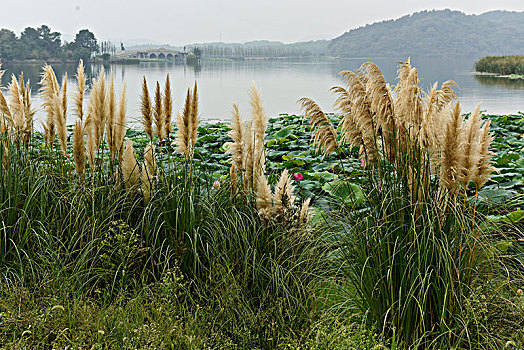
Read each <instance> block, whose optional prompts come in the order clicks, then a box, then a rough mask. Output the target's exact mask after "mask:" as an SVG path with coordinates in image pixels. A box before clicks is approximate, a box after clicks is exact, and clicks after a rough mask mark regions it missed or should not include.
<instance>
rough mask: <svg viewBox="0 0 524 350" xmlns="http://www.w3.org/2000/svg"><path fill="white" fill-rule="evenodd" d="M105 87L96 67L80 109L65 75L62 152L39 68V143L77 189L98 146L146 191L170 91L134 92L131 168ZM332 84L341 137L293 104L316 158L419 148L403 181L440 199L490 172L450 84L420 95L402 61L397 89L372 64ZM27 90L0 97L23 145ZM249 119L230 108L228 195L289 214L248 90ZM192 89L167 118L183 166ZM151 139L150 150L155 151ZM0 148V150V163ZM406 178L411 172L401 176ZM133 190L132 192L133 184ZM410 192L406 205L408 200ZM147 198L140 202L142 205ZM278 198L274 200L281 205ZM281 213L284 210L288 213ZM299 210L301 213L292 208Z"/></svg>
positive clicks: (12, 87) (126, 179)
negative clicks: (136, 139) (434, 189)
mask: <svg viewBox="0 0 524 350" xmlns="http://www.w3.org/2000/svg"><path fill="white" fill-rule="evenodd" d="M109 76H110V80H109V81H108V82H107V81H106V74H105V72H104V69H103V68H102V70H101V72H100V74H99V75H98V77H97V78H95V79H93V81H92V84H91V86H90V96H89V100H88V101H87V105H86V106H84V96H85V94H86V89H87V88H88V87H87V86H86V77H85V72H84V65H83V62H82V61H80V64H79V65H78V69H77V72H76V75H75V80H76V86H74V89H75V90H74V95H73V108H72V114H73V115H74V116H75V117H76V119H77V120H76V122H75V125H74V132H73V137H72V143H73V147H72V150H73V154H72V155H69V154H67V149H68V148H67V144H68V133H67V128H66V120H67V116H68V112H69V111H68V101H67V88H68V78H67V75H66V76H65V78H64V80H63V83H62V86H60V85H59V83H58V80H57V78H56V76H55V73H54V71H53V69H52V67H51V66H49V65H46V66H45V67H43V72H42V75H41V80H40V85H41V89H40V95H41V97H42V99H43V108H44V111H45V113H46V120H45V122H44V123H43V127H44V139H45V142H46V145H47V147H48V148H50V149H51V148H53V147H54V146H53V145H54V140H55V138H56V137H58V141H59V145H60V150H61V152H62V154H63V155H64V157H66V158H68V159H69V158H70V159H71V161H72V162H73V163H74V164H75V168H76V173H77V175H78V178H79V180H80V181H84V179H85V176H86V169H88V167H87V164H89V169H90V170H91V171H95V169H96V167H97V159H98V157H97V154H98V152H99V151H100V147H101V146H102V145H107V148H108V149H109V153H110V156H111V159H112V160H113V161H116V160H118V161H119V162H118V164H119V169H118V171H117V178H119V179H120V180H122V181H123V183H124V184H125V186H126V188H128V189H134V188H138V187H140V186H142V188H143V190H144V191H145V192H146V193H149V192H150V190H149V189H150V188H151V184H152V181H154V179H155V178H156V174H155V173H151V172H152V171H153V172H156V166H153V164H152V163H151V159H154V158H155V152H157V151H162V145H163V142H164V140H166V139H167V138H168V137H169V136H170V134H171V133H172V132H173V129H174V128H173V125H172V114H173V101H172V94H171V84H170V80H169V75H167V77H166V80H165V83H164V88H163V91H162V89H161V84H160V82H156V84H155V85H153V86H154V88H155V89H154V93H153V94H152V95H150V92H149V87H148V84H147V81H146V78H145V77H144V79H143V83H142V94H141V101H140V105H141V119H142V124H143V127H144V131H145V133H146V135H147V137H148V138H149V140H150V147H149V148H148V157H149V161H148V162H149V163H150V164H146V163H144V162H145V161H147V160H144V162H142V163H139V162H138V161H137V160H136V157H135V156H134V150H133V148H132V146H133V145H132V142H131V141H127V142H125V135H126V112H127V111H126V94H125V85H124V88H123V89H122V91H121V93H120V96H119V97H117V93H116V91H115V89H114V83H113V74H112V73H111V74H109ZM341 76H342V78H343V79H344V80H345V82H346V87H342V86H336V87H333V88H332V89H331V90H332V92H333V93H334V94H336V95H337V99H336V101H335V104H334V107H335V108H336V110H337V112H339V113H340V114H341V115H342V120H341V136H340V138H338V136H337V132H336V130H335V129H334V128H333V126H332V125H331V123H330V121H329V119H328V118H327V117H326V115H325V114H324V112H322V110H321V109H320V108H319V106H318V105H317V104H316V103H315V102H314V101H312V100H310V99H308V98H303V99H301V100H300V101H299V103H300V105H301V107H302V109H303V111H304V113H305V115H306V116H307V117H308V118H309V121H310V124H311V126H312V128H313V129H314V132H315V133H314V138H313V142H314V143H315V144H316V145H317V148H320V149H322V152H323V154H330V153H332V152H336V151H338V149H339V147H340V143H342V144H344V143H347V144H349V145H350V146H359V147H360V149H361V152H360V153H361V155H360V156H361V157H362V159H363V162H364V163H365V164H368V165H369V166H373V164H375V163H376V162H378V161H381V159H387V160H388V161H389V162H391V163H395V162H396V161H397V160H398V159H400V158H402V157H406V156H408V154H407V152H408V151H409V150H412V148H409V149H408V148H406V145H407V143H406V142H405V141H407V142H409V143H410V144H412V145H417V146H419V148H420V150H422V153H421V154H418V155H415V154H411V155H409V156H410V157H415V158H416V159H418V160H420V161H427V162H428V164H429V167H428V168H427V169H425V170H422V173H419V174H416V173H412V174H411V175H410V176H412V177H416V176H418V177H423V178H427V181H426V182H427V183H429V178H430V177H431V176H437V177H438V178H439V184H440V187H441V189H442V192H443V193H444V192H445V194H446V196H447V195H449V194H453V193H456V191H457V189H458V188H459V187H462V188H467V187H468V186H469V184H470V183H471V182H473V183H474V184H475V186H476V188H477V190H478V189H479V188H480V187H482V186H483V185H484V184H485V182H486V181H487V179H488V177H489V175H490V173H491V172H492V171H493V167H492V166H491V165H490V159H491V157H492V153H491V152H490V150H489V146H490V142H491V140H492V135H491V133H490V130H489V127H490V125H489V121H486V122H482V121H481V119H480V112H479V107H477V108H476V109H475V111H474V112H473V113H472V114H471V115H470V116H469V117H468V118H467V120H464V117H463V116H462V114H461V111H460V105H459V103H458V101H456V93H455V91H454V90H453V87H454V85H455V82H453V81H447V82H444V83H443V84H442V85H441V86H440V87H438V86H437V85H436V84H435V85H433V86H432V88H431V90H430V91H429V92H427V93H424V92H423V91H422V89H421V88H420V86H419V78H418V71H417V69H416V68H413V67H412V66H411V64H410V61H409V59H408V60H407V61H405V62H400V68H399V70H398V79H399V82H398V84H397V85H396V87H395V88H394V90H392V89H391V88H390V86H389V85H388V84H387V83H386V82H385V79H384V77H383V75H382V72H381V71H380V69H379V68H378V67H377V66H376V65H375V64H373V63H370V62H368V63H365V64H363V65H362V67H361V68H360V69H359V70H357V71H356V72H352V71H343V72H341ZM28 86H29V84H28V83H27V82H25V81H24V79H23V74H22V75H21V76H20V77H19V79H17V78H16V77H15V76H13V77H12V80H11V83H10V84H9V91H10V94H11V97H10V100H9V102H7V101H6V98H5V97H4V95H3V94H1V93H0V111H1V113H2V120H1V128H2V132H4V133H7V134H9V135H10V136H11V137H14V138H15V139H16V140H19V141H21V142H22V143H23V144H24V145H25V147H27V145H28V142H29V139H30V137H31V134H32V131H33V116H34V114H35V111H34V109H33V108H32V106H31V99H30V90H29V88H28ZM249 95H250V104H251V115H252V118H251V120H250V121H249V122H246V121H244V120H243V119H242V118H241V116H240V112H239V110H238V106H236V105H233V114H232V124H231V132H230V136H231V138H232V139H233V141H232V142H230V143H229V144H228V147H229V152H230V153H231V162H232V166H231V171H230V176H231V179H233V180H234V181H233V188H232V190H233V191H236V190H237V185H239V184H240V185H241V186H242V188H243V189H244V190H248V189H252V190H253V191H254V192H255V193H256V196H257V198H258V206H259V209H260V213H261V215H262V216H265V217H267V218H270V217H274V214H275V213H276V212H280V213H281V214H282V212H283V209H282V203H288V204H289V205H290V208H291V207H293V205H294V201H295V199H296V198H295V197H293V196H292V195H291V193H292V191H290V190H289V189H292V185H291V182H290V180H289V177H288V176H287V174H285V173H283V174H282V178H281V181H280V182H279V186H281V187H282V188H277V189H275V192H272V190H271V188H269V185H268V183H267V179H266V174H265V151H264V137H265V132H266V126H267V116H266V115H265V113H264V109H263V106H262V102H261V97H260V94H259V92H258V91H257V89H256V87H255V85H254V84H253V86H252V87H251V90H250V93H249ZM198 123H199V115H198V88H197V84H196V82H195V85H194V87H193V88H192V89H191V88H190V89H188V90H187V94H186V99H185V103H184V108H183V110H182V111H181V112H179V113H178V114H177V116H176V126H177V130H176V141H175V144H176V149H177V151H178V152H179V153H181V154H182V155H183V156H184V157H185V158H186V159H187V160H188V161H191V159H192V157H193V152H194V147H195V143H196V141H197V137H198ZM153 141H157V142H158V146H159V149H158V150H155V148H154V147H153ZM6 147H7V146H6V145H4V148H6ZM7 154H8V150H7V148H6V152H4V161H5V160H6V159H7ZM409 171H412V172H413V170H412V169H411V170H409ZM140 183H141V184H142V185H139V184H140ZM421 190H423V188H417V189H414V188H413V189H412V191H413V200H414V201H416V200H417V198H418V195H417V194H415V192H416V191H421ZM148 196H149V195H145V197H146V198H147V197H148ZM282 196H283V197H284V199H283V197H282ZM290 208H288V209H290ZM301 211H302V212H306V211H307V210H306V208H303V210H301Z"/></svg>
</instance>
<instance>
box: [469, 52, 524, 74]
mask: <svg viewBox="0 0 524 350" xmlns="http://www.w3.org/2000/svg"><path fill="white" fill-rule="evenodd" d="M475 70H476V71H477V72H481V73H493V74H498V75H504V76H510V75H516V76H524V56H487V57H484V58H481V59H480V60H478V61H477V62H476V63H475Z"/></svg>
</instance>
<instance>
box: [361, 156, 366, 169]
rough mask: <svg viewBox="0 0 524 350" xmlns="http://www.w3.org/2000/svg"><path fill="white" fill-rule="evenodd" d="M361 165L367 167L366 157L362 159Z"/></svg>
mask: <svg viewBox="0 0 524 350" xmlns="http://www.w3.org/2000/svg"><path fill="white" fill-rule="evenodd" d="M360 166H361V167H365V166H366V159H365V158H362V159H361V160H360Z"/></svg>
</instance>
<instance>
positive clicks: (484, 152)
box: [473, 119, 495, 190]
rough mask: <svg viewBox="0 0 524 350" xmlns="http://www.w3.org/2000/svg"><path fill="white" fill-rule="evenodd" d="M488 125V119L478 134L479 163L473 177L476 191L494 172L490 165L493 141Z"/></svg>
mask: <svg viewBox="0 0 524 350" xmlns="http://www.w3.org/2000/svg"><path fill="white" fill-rule="evenodd" d="M490 125H491V121H490V120H489V119H488V120H487V121H486V122H485V123H484V125H483V126H482V130H481V132H480V149H479V161H478V163H477V169H476V171H475V174H474V176H473V181H474V182H475V185H477V190H479V189H480V188H481V187H482V186H484V184H485V183H486V182H487V181H488V178H489V175H490V174H491V173H492V172H493V171H494V170H495V168H494V167H493V166H492V165H491V158H492V157H493V155H494V153H493V152H492V151H490V149H489V147H490V145H491V142H492V141H493V135H492V134H491V133H490V130H489V127H490Z"/></svg>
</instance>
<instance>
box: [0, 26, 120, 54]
mask: <svg viewBox="0 0 524 350" xmlns="http://www.w3.org/2000/svg"><path fill="white" fill-rule="evenodd" d="M61 36H62V34H61V33H59V32H53V31H52V30H51V28H49V27H48V26H46V25H42V26H40V27H38V28H36V29H35V28H32V27H27V28H25V29H24V31H23V32H22V33H21V34H20V36H17V35H16V34H15V33H14V32H13V31H12V30H9V29H0V58H1V59H2V60H7V61H10V60H51V59H53V60H78V59H83V60H86V61H87V60H89V59H91V58H92V57H93V56H94V55H96V54H97V53H113V51H116V48H115V46H114V45H113V44H111V43H109V42H104V43H102V44H103V45H102V48H103V50H104V52H101V51H100V50H101V46H100V45H98V42H97V40H96V37H95V35H94V34H93V33H92V32H91V31H89V30H88V29H82V30H80V31H79V32H78V33H77V34H76V36H75V39H74V40H73V41H71V42H69V43H68V42H62V39H61Z"/></svg>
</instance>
